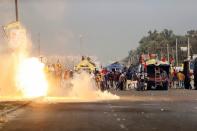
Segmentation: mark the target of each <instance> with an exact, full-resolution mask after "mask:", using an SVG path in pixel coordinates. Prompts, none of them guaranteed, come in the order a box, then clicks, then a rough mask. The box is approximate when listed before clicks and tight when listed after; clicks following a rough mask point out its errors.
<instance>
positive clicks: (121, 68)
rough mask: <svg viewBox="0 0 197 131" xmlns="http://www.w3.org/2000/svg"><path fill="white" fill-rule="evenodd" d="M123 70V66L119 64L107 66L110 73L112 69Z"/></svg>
mask: <svg viewBox="0 0 197 131" xmlns="http://www.w3.org/2000/svg"><path fill="white" fill-rule="evenodd" d="M123 68H124V65H122V64H120V63H119V62H115V63H112V64H111V65H108V66H107V70H109V71H112V70H113V69H115V70H119V71H121V70H123Z"/></svg>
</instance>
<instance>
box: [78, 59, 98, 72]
mask: <svg viewBox="0 0 197 131" xmlns="http://www.w3.org/2000/svg"><path fill="white" fill-rule="evenodd" d="M95 69H96V66H95V64H94V63H93V62H91V61H90V60H88V59H83V60H81V61H80V62H79V64H78V65H76V66H75V70H90V71H95Z"/></svg>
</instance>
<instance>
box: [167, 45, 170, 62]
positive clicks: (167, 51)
mask: <svg viewBox="0 0 197 131" xmlns="http://www.w3.org/2000/svg"><path fill="white" fill-rule="evenodd" d="M167 55H168V62H170V54H169V45H168V44H167Z"/></svg>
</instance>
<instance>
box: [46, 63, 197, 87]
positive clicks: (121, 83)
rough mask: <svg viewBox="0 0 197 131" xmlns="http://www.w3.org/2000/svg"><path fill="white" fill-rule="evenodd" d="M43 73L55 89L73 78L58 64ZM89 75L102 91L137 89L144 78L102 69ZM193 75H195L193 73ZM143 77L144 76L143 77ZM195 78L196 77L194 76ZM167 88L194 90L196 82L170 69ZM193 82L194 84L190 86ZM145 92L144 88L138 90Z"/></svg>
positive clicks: (125, 70) (135, 72)
mask: <svg viewBox="0 0 197 131" xmlns="http://www.w3.org/2000/svg"><path fill="white" fill-rule="evenodd" d="M45 71H46V72H47V74H48V75H47V77H48V79H49V81H50V82H51V83H53V85H55V87H61V83H62V81H64V80H68V79H70V78H72V77H73V71H72V70H68V69H65V68H64V67H62V65H61V64H60V63H56V64H51V65H48V66H46V68H45ZM89 73H90V72H89ZM90 74H92V75H93V78H94V80H95V83H96V85H97V87H98V88H99V89H100V90H102V91H104V90H110V89H113V90H129V89H139V86H140V81H141V80H142V79H143V81H145V78H141V76H142V75H140V74H139V72H138V71H137V70H136V69H134V70H130V69H127V68H125V69H123V70H111V71H109V70H107V69H102V70H100V71H98V70H95V71H94V72H91V73H90ZM194 74H197V73H196V72H194ZM143 76H144V75H143ZM196 76H197V75H196ZM168 78H169V88H183V89H184V88H185V89H196V88H195V85H197V80H196V83H195V80H194V75H193V74H190V73H189V72H188V71H187V70H177V69H176V68H172V69H171V71H170V73H169V76H168ZM191 81H192V82H193V81H194V84H193V83H192V84H191ZM140 90H145V88H143V89H140Z"/></svg>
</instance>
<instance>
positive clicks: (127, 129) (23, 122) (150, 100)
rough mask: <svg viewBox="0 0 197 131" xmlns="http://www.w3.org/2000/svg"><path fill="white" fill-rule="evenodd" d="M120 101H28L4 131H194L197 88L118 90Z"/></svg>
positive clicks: (196, 117) (195, 127)
mask: <svg viewBox="0 0 197 131" xmlns="http://www.w3.org/2000/svg"><path fill="white" fill-rule="evenodd" d="M118 94H119V95H120V96H121V99H120V100H116V101H103V102H89V103H32V104H30V105H29V106H28V107H26V109H25V111H24V112H23V113H22V114H21V115H18V116H17V117H15V118H14V119H13V120H11V121H9V122H7V123H6V124H5V125H4V126H3V128H2V130H4V131H78V130H80V131H176V130H177V131H196V130H197V91H184V90H181V91H174V90H173V91H169V92H165V91H163V92H157V91H153V92H151V91H150V92H134V91H133V92H119V93H118Z"/></svg>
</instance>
